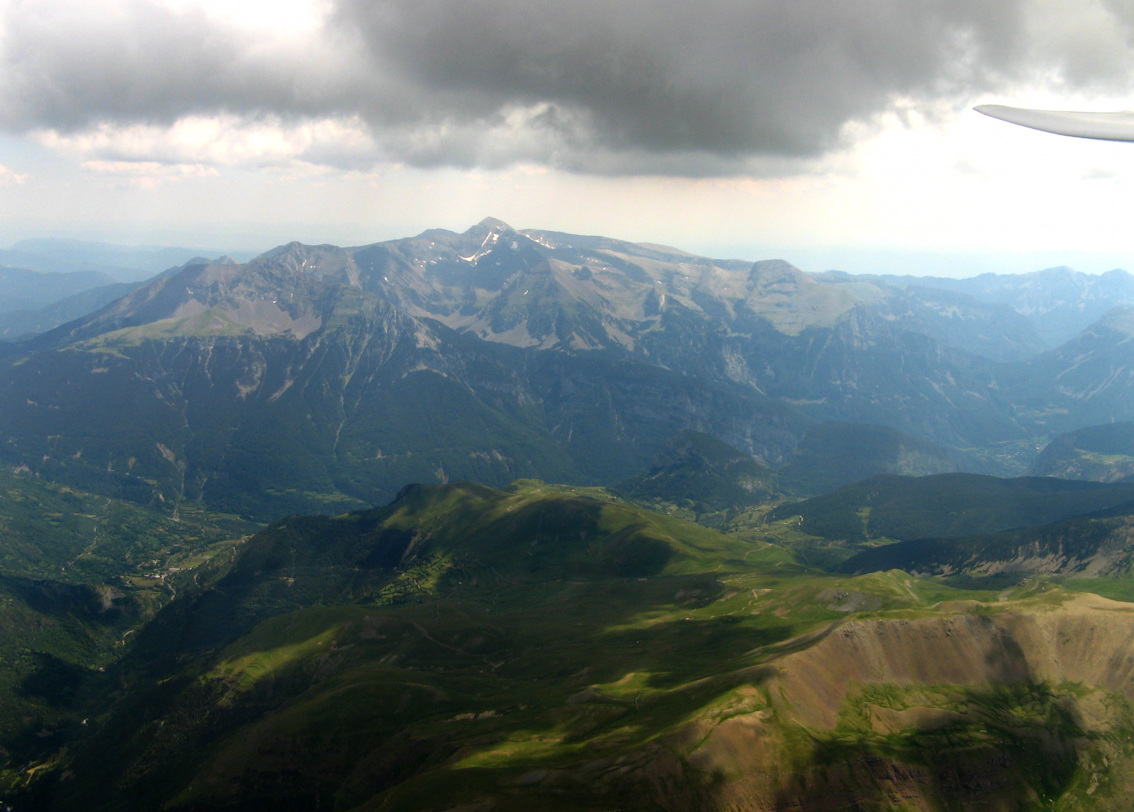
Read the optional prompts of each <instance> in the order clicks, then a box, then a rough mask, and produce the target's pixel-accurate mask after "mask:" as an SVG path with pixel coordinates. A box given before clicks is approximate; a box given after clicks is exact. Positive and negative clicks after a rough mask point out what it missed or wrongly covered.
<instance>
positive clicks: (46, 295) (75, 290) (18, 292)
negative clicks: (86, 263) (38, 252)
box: [0, 267, 114, 314]
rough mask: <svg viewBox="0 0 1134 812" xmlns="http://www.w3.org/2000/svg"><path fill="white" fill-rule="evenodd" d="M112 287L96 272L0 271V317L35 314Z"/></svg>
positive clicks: (109, 281)
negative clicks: (107, 286)
mask: <svg viewBox="0 0 1134 812" xmlns="http://www.w3.org/2000/svg"><path fill="white" fill-rule="evenodd" d="M113 283H114V279H112V278H111V277H110V276H108V275H106V274H104V273H100V272H97V271H76V272H73V273H60V272H41V271H33V270H29V269H28V268H10V267H0V314H4V313H11V312H15V311H23V310H35V309H38V308H41V307H44V306H46V305H49V304H51V303H52V302H57V301H59V300H60V299H64V298H67V297H69V296H74V295H76V294H79V293H83V292H84V291H88V290H91V289H93V288H98V287H104V286H106V285H110V284H113ZM88 312H89V311H88Z"/></svg>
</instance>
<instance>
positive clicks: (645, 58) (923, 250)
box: [0, 0, 1134, 275]
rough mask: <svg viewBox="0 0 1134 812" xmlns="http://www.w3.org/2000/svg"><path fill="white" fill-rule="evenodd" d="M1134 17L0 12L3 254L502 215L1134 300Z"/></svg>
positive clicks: (810, 10)
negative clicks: (1113, 285) (1005, 276)
mask: <svg viewBox="0 0 1134 812" xmlns="http://www.w3.org/2000/svg"><path fill="white" fill-rule="evenodd" d="M1132 43H1134V4H1132V3H1131V2H1129V0H995V2H992V1H991V0H797V2H783V1H782V0H743V1H742V0H700V1H699V2H696V3H692V2H689V0H572V1H571V2H564V0H554V1H553V0H485V1H483V2H478V0H275V2H253V1H252V0H0V244H4V245H10V244H12V243H13V242H14V241H16V240H18V239H20V238H23V237H29V236H47V235H57V236H71V237H82V238H95V239H108V240H113V241H120V242H131V243H139V242H151V243H152V242H160V243H177V244H183V245H184V244H187V245H193V246H210V247H218V248H227V249H248V248H251V249H262V248H268V247H271V246H272V245H275V244H278V243H281V242H285V241H290V240H292V239H299V240H302V241H304V242H333V243H337V244H363V243H369V242H374V241H377V240H382V239H389V238H392V237H398V236H407V235H410V234H414V233H417V232H420V231H422V230H423V229H425V228H430V227H443V228H451V229H454V230H463V229H464V228H466V227H468V226H469V225H471V224H473V223H474V222H476V221H478V220H480V219H482V218H483V217H486V216H490V215H491V216H494V217H499V218H501V219H504V220H506V221H508V222H509V223H511V224H512V225H514V226H516V227H517V228H546V229H555V230H560V231H571V232H577V233H591V234H594V233H599V234H605V235H608V236H613V237H620V238H625V239H632V240H639V241H649V242H660V243H667V244H671V245H676V246H678V247H681V248H685V249H687V250H691V251H695V252H698V253H705V254H710V255H715V256H722V257H723V256H735V257H740V258H744V259H758V258H765V257H771V256H782V257H784V258H786V259H789V260H791V261H793V262H795V263H796V264H797V265H799V266H800V267H802V268H804V269H805V270H813V271H817V270H823V269H825V268H843V269H845V270H851V271H873V270H880V271H897V272H911V273H926V272H934V273H950V274H953V275H968V274H971V273H976V272H981V271H986V270H1004V271H1025V270H1035V269H1038V268H1040V267H1044V266H1046V265H1052V264H1070V265H1073V266H1075V267H1078V268H1080V269H1082V270H1087V271H1092V272H1098V271H1103V270H1107V269H1109V268H1111V267H1115V266H1123V267H1127V268H1129V269H1131V270H1134V234H1132V232H1134V229H1132V228H1131V218H1130V215H1131V213H1132V212H1134V144H1123V143H1106V142H1092V141H1084V140H1079V139H1068V138H1060V137H1057V136H1052V135H1047V134H1043V133H1038V132H1034V131H1031V130H1026V129H1022V128H1018V127H1014V126H1011V125H1008V124H1004V123H1001V122H997V121H994V120H992V119H989V118H985V117H983V116H980V115H979V114H976V113H974V112H972V110H971V108H972V106H973V105H975V104H979V103H985V102H998V103H1008V104H1016V105H1024V106H1041V107H1049V108H1055V109H1091V110H1107V109H1115V110H1117V109H1126V108H1127V107H1130V106H1132V105H1131V103H1130V101H1129V99H1130V97H1131V95H1132V90H1134V87H1132V79H1134V44H1132Z"/></svg>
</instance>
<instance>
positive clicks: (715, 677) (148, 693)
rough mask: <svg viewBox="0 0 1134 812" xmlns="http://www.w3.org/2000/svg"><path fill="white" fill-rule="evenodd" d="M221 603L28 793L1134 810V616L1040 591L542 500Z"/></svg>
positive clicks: (20, 788) (427, 506)
mask: <svg viewBox="0 0 1134 812" xmlns="http://www.w3.org/2000/svg"><path fill="white" fill-rule="evenodd" d="M202 587H203V588H202V590H200V591H196V592H194V593H192V594H186V595H185V596H183V597H182V598H179V599H178V600H177V601H174V602H173V603H172V604H170V605H169V606H167V607H166V608H165V609H163V611H162V612H161V613H160V615H159V616H158V618H156V619H155V621H154V622H153V623H151V624H150V626H149V627H148V629H146V630H145V631H143V632H141V633H140V634H139V635H138V638H139V639H138V640H137V642H136V643H134V644H133V648H132V651H131V652H130V653H129V654H128V655H127V656H126V657H125V658H124V659H123V660H122V661H121V663H120V664H119V666H118V667H117V668H115V669H112V670H111V671H108V672H107V675H106V677H105V680H106V683H107V684H108V685H114V686H116V688H115V691H114V693H113V694H105V693H103V692H100V691H90V692H89V693H87V694H85V695H84V697H85V699H84V700H83V701H85V702H86V703H87V704H86V705H84V706H83V707H84V708H85V709H86V710H87V711H89V720H90V723H89V724H88V725H87V726H85V727H84V726H76V727H75V728H74V729H73V730H72V731H71V733H70V736H69V738H68V739H67V742H66V745H67V746H66V749H65V750H58V751H56V753H55V755H54V756H52V757H51V758H46V759H44V760H43V761H41V762H40V763H39V764H38V765H32V770H31V771H30V773H29V771H27V770H25V771H23V772H21V773H18V776H19V778H18V780H16V781H15V782H14V783H15V786H11V787H10V789H12V790H14V791H15V793H16V794H9V795H8V796H6V797H11V798H14V799H15V802H16V803H17V804H18V806H19V808H21V809H24V808H32V809H50V810H72V809H80V808H81V809H94V810H118V809H127V808H131V809H136V808H164V809H170V810H205V809H210V810H215V809H259V808H264V809H266V808H274V809H282V810H299V809H313V808H322V809H335V810H378V809H383V810H386V809H389V810H421V809H458V808H464V809H469V808H482V809H500V810H520V809H532V808H539V809H594V808H616V807H635V808H646V809H678V810H702V809H750V810H765V809H767V810H771V809H779V808H785V807H796V808H821V807H823V806H824V804H827V803H829V802H830V800H831V799H834V798H838V799H840V802H841V803H844V804H850V805H851V806H855V807H859V808H875V807H877V808H884V807H885V806H886V805H887V804H888V803H890V801H891V800H892V799H893V798H894V797H901V798H903V799H904V801H905V802H906V803H908V804H911V805H913V806H915V807H917V808H930V809H936V808H942V809H944V808H953V807H956V806H957V805H961V806H968V807H972V808H976V807H978V806H979V807H982V808H988V807H989V805H992V806H994V807H996V808H1004V809H1008V808H1019V807H1022V806H1027V805H1029V804H1032V803H1033V802H1034V801H1035V800H1036V799H1037V798H1041V797H1046V798H1058V799H1060V800H1059V802H1060V803H1062V804H1065V805H1070V808H1077V807H1076V805H1082V804H1086V803H1088V802H1089V803H1090V804H1092V805H1093V806H1094V807H1095V808H1102V809H1108V808H1120V807H1121V804H1122V803H1123V799H1124V798H1126V797H1128V792H1129V790H1130V789H1131V787H1132V785H1134V779H1132V776H1134V773H1132V771H1131V767H1132V766H1134V764H1132V762H1134V751H1131V749H1130V748H1129V746H1127V745H1125V744H1124V743H1123V742H1124V741H1125V740H1126V737H1127V736H1128V735H1129V732H1130V731H1131V730H1134V714H1132V712H1131V711H1130V708H1129V704H1128V702H1127V700H1126V697H1128V696H1129V694H1130V692H1131V690H1132V687H1131V685H1130V683H1129V677H1128V675H1129V673H1130V668H1131V666H1134V632H1132V631H1131V623H1130V621H1131V619H1132V618H1134V607H1131V606H1130V605H1128V604H1121V603H1116V602H1109V601H1105V600H1103V599H1100V598H1095V597H1090V596H1077V595H1074V594H1072V593H1067V592H1063V591H1061V590H1058V589H1053V588H1050V587H1049V586H1047V585H1044V584H1031V585H1021V586H1019V587H1017V588H1015V589H1010V590H1008V591H1003V590H1001V591H999V592H995V593H993V592H980V591H974V590H969V591H961V590H956V589H951V588H949V587H946V586H943V585H941V584H940V583H937V582H934V581H931V580H917V579H914V578H912V577H911V576H909V575H906V574H905V573H901V572H897V571H891V572H880V573H874V574H870V575H865V576H859V577H849V576H840V575H825V574H821V573H816V572H814V571H809V570H807V569H805V568H802V567H800V566H798V565H796V564H794V563H793V562H792V560H791V557H790V556H789V555H788V553H787V551H786V550H784V549H783V548H781V547H778V546H777V545H775V544H772V543H770V542H769V541H767V540H760V539H758V538H754V537H749V538H747V539H746V540H742V539H739V538H736V537H729V536H726V535H723V534H720V533H717V532H715V531H713V530H710V529H707V528H703V527H699V526H696V525H693V524H690V523H687V522H683V521H680V520H677V519H674V518H671V517H666V516H662V515H658V514H652V513H650V512H648V511H644V510H642V509H640V508H636V507H633V506H630V505H626V504H623V503H619V502H617V501H613V500H612V499H611V498H610V496H609V495H607V494H605V493H604V492H602V491H592V490H586V489H563V488H554V487H550V486H546V485H542V484H540V483H536V482H519V483H516V484H515V485H514V486H512V487H511V488H509V489H507V490H503V491H501V490H494V489H489V488H485V487H483V486H478V485H471V484H463V483H461V484H456V485H448V486H429V487H421V486H416V487H412V488H409V489H407V490H405V491H404V492H403V493H402V494H401V495H400V496H399V498H398V499H397V500H396V501H395V502H393V503H392V504H390V505H389V506H387V507H385V508H381V509H378V510H372V511H363V512H358V513H352V514H346V515H343V516H338V517H295V518H292V519H288V520H284V521H281V522H278V523H276V524H274V525H272V526H271V527H269V528H266V529H265V530H264V531H262V532H261V533H260V534H259V535H258V536H257V537H255V538H254V539H253V540H251V541H249V542H247V543H245V544H244V545H242V546H241V547H240V548H239V550H238V552H237V553H236V554H235V555H234V556H232V557H231V559H225V561H224V562H223V566H220V567H219V568H215V569H214V570H213V574H212V575H210V576H209V577H207V578H202ZM1087 629H1090V630H1092V631H1091V633H1090V635H1087V634H1085V633H1084V631H1085V630H1087ZM1104 762H1105V763H1106V764H1107V765H1109V768H1105V767H1104V766H1103V765H1104Z"/></svg>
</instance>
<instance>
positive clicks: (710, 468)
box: [618, 431, 775, 513]
mask: <svg viewBox="0 0 1134 812" xmlns="http://www.w3.org/2000/svg"><path fill="white" fill-rule="evenodd" d="M618 491H619V493H621V494H623V495H625V496H626V497H628V498H631V499H639V500H657V501H662V502H670V503H674V504H679V505H687V506H689V507H690V508H691V509H692V510H693V511H695V512H696V513H706V512H712V511H722V510H733V509H738V508H743V507H748V506H751V505H758V504H762V503H763V502H766V501H768V499H770V498H771V497H772V496H773V494H774V493H775V475H774V474H773V473H772V471H771V470H769V469H768V468H766V467H765V466H763V465H761V464H760V463H758V462H757V461H756V460H754V459H753V458H752V457H751V456H749V455H747V454H742V453H741V452H739V451H737V450H736V449H735V448H733V447H732V446H730V445H728V444H727V443H724V442H721V441H720V440H718V439H717V438H715V437H713V436H711V435H708V434H703V433H701V432H695V431H683V432H681V433H680V434H678V435H676V436H675V437H674V438H673V439H672V440H671V441H670V442H669V443H668V444H667V445H666V447H665V448H664V449H663V450H662V453H661V454H659V455H658V457H657V459H655V460H654V464H653V467H652V468H650V470H649V471H647V472H646V473H644V474H640V475H638V476H635V477H631V478H630V479H627V480H624V481H623V482H622V483H621V484H620V485H619V486H618Z"/></svg>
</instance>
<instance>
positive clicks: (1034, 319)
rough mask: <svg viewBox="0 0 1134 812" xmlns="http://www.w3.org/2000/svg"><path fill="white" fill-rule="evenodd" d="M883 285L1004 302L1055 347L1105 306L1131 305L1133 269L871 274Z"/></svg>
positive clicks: (1093, 318) (1081, 329)
mask: <svg viewBox="0 0 1134 812" xmlns="http://www.w3.org/2000/svg"><path fill="white" fill-rule="evenodd" d="M868 278H869V279H871V280H873V281H875V282H878V283H881V284H886V285H894V286H900V287H908V288H913V289H916V288H930V289H935V290H939V291H949V292H952V293H959V294H964V295H966V296H971V297H972V298H974V299H976V300H978V301H981V302H985V303H987V304H991V305H1007V306H1008V307H1010V308H1011V309H1012V310H1014V311H1015V312H1016V313H1018V314H1020V315H1021V316H1024V317H1025V318H1027V319H1028V321H1029V322H1030V323H1031V324H1032V325H1033V326H1034V328H1035V331H1036V333H1037V334H1038V335H1039V337H1040V338H1042V339H1043V341H1045V342H1046V343H1047V345H1048V346H1051V347H1054V346H1057V345H1059V344H1062V343H1063V342H1065V341H1067V340H1069V339H1071V338H1073V337H1074V336H1075V335H1077V334H1078V333H1080V332H1082V331H1083V330H1085V329H1086V328H1087V327H1089V326H1090V325H1091V324H1093V323H1094V322H1096V321H1097V320H1098V319H1099V318H1101V317H1102V316H1103V314H1104V313H1106V312H1107V311H1108V310H1110V309H1112V308H1114V307H1120V306H1134V275H1131V274H1130V273H1128V272H1126V271H1124V270H1121V269H1117V268H1116V269H1115V270H1113V271H1108V272H1107V273H1104V274H1100V275H1094V274H1085V273H1079V272H1077V271H1074V270H1072V269H1070V268H1066V267H1057V268H1048V269H1046V270H1043V271H1035V272H1034V273H1027V274H992V273H986V274H981V275H980V276H974V277H969V278H966V279H949V278H941V277H918V276H872V277H868Z"/></svg>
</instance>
